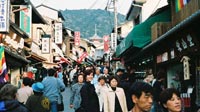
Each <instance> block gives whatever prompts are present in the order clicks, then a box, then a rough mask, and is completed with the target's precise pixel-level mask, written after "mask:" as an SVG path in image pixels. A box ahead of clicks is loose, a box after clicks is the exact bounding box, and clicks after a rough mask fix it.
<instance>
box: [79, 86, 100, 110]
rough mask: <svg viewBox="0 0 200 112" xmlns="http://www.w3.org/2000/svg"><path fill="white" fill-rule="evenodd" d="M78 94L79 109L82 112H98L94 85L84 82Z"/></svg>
mask: <svg viewBox="0 0 200 112" xmlns="http://www.w3.org/2000/svg"><path fill="white" fill-rule="evenodd" d="M80 92H81V99H82V100H81V107H82V108H83V109H84V112H99V100H98V96H97V94H96V92H95V88H94V85H93V84H91V83H90V82H85V84H84V85H83V87H82V88H81V91H80Z"/></svg>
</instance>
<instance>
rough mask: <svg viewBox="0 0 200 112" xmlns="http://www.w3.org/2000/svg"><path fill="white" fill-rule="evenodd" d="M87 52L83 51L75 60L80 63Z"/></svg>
mask: <svg viewBox="0 0 200 112" xmlns="http://www.w3.org/2000/svg"><path fill="white" fill-rule="evenodd" d="M87 55H88V54H87V52H84V53H83V54H82V55H81V56H80V57H79V59H78V60H77V62H78V63H81V62H82V61H83V59H85V57H87Z"/></svg>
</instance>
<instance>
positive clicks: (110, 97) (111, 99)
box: [104, 87, 128, 112]
mask: <svg viewBox="0 0 200 112" xmlns="http://www.w3.org/2000/svg"><path fill="white" fill-rule="evenodd" d="M115 93H116V95H117V97H118V99H119V103H120V105H121V108H122V111H123V112H128V110H127V104H126V96H125V94H124V90H123V89H122V88H119V87H117V88H116V91H115V92H114V91H113V90H112V89H111V88H108V89H107V91H106V92H105V94H104V112H114V111H115V109H114V108H115Z"/></svg>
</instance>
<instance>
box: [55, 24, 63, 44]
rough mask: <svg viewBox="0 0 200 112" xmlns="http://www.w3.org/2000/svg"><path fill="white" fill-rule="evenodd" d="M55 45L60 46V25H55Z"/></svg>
mask: <svg viewBox="0 0 200 112" xmlns="http://www.w3.org/2000/svg"><path fill="white" fill-rule="evenodd" d="M55 43H56V44H62V23H55Z"/></svg>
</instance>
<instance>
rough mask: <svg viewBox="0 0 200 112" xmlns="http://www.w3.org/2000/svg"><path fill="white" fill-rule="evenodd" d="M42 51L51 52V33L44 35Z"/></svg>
mask: <svg viewBox="0 0 200 112" xmlns="http://www.w3.org/2000/svg"><path fill="white" fill-rule="evenodd" d="M42 53H43V54H48V53H50V35H44V36H42Z"/></svg>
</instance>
